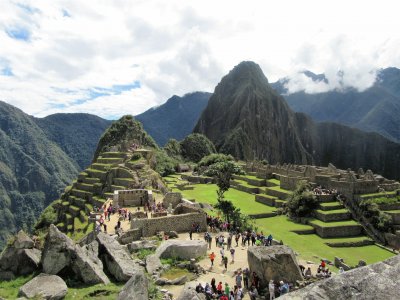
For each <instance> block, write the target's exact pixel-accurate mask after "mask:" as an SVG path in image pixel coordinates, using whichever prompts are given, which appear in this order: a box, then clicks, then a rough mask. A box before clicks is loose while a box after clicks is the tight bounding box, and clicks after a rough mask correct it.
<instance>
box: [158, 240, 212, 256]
mask: <svg viewBox="0 0 400 300" xmlns="http://www.w3.org/2000/svg"><path fill="white" fill-rule="evenodd" d="M206 254H207V243H206V242H205V241H200V240H191V241H182V240H175V241H171V240H168V241H164V242H163V243H162V244H161V245H160V247H158V248H157V251H156V255H157V256H158V257H159V258H171V257H179V258H180V259H191V258H198V257H201V256H204V255H206Z"/></svg>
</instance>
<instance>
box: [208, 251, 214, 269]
mask: <svg viewBox="0 0 400 300" xmlns="http://www.w3.org/2000/svg"><path fill="white" fill-rule="evenodd" d="M209 257H210V261H211V267H213V266H214V259H215V253H214V252H211V254H210V256H209Z"/></svg>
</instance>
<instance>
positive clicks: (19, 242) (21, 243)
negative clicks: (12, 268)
mask: <svg viewBox="0 0 400 300" xmlns="http://www.w3.org/2000/svg"><path fill="white" fill-rule="evenodd" d="M13 246H14V247H15V248H16V249H32V248H33V246H34V243H33V240H32V239H31V238H30V237H29V236H28V235H27V234H26V233H25V232H24V231H22V230H20V231H19V232H18V233H17V235H16V236H15V240H14V245H13Z"/></svg>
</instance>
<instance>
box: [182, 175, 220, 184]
mask: <svg viewBox="0 0 400 300" xmlns="http://www.w3.org/2000/svg"><path fill="white" fill-rule="evenodd" d="M181 177H182V179H183V180H186V181H189V182H192V183H213V182H214V178H212V177H204V176H194V175H187V174H182V175H181Z"/></svg>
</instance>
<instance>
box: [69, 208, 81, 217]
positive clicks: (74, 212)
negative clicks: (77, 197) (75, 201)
mask: <svg viewBox="0 0 400 300" xmlns="http://www.w3.org/2000/svg"><path fill="white" fill-rule="evenodd" d="M79 211H80V208H79V207H77V206H74V205H70V206H69V207H68V212H69V213H70V214H71V216H73V217H77V216H79Z"/></svg>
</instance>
